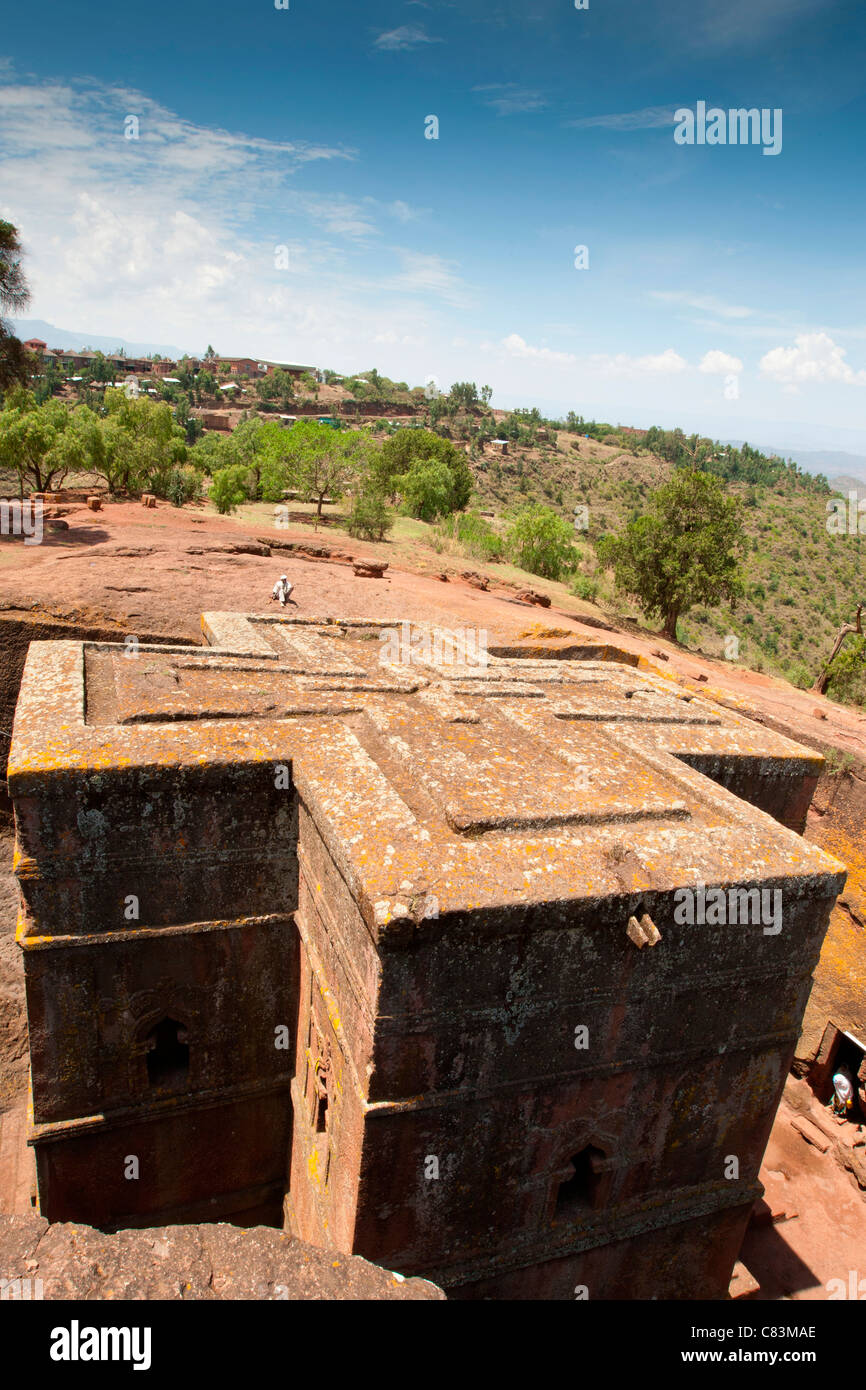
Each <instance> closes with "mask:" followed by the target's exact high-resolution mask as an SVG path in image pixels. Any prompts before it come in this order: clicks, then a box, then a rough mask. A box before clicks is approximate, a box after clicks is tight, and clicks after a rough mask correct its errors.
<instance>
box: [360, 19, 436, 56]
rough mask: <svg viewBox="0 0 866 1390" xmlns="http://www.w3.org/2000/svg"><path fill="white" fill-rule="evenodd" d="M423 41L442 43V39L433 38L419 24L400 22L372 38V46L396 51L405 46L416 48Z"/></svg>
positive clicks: (390, 51) (391, 51) (392, 51)
mask: <svg viewBox="0 0 866 1390" xmlns="http://www.w3.org/2000/svg"><path fill="white" fill-rule="evenodd" d="M424 43H444V39H437V38H434V37H433V36H432V35H431V34H428V33H427V30H426V29H424V28H423V27H422V26H421V25H420V24H401V26H400V28H399V29H388V30H387V31H386V32H385V33H384V34H380V35H379V37H378V38H377V39H375V40H374V44H373V46H374V48H381V49H384V50H385V51H386V52H389V53H396V52H398V51H400V50H402V49H406V48H418V47H419V45H420V44H424Z"/></svg>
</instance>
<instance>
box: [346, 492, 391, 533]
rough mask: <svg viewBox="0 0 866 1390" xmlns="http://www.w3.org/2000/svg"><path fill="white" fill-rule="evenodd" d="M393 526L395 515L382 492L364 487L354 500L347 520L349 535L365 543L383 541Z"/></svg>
mask: <svg viewBox="0 0 866 1390" xmlns="http://www.w3.org/2000/svg"><path fill="white" fill-rule="evenodd" d="M393 525H394V517H393V514H392V513H391V511H390V510H389V508H388V506H387V503H386V502H385V498H384V497H383V496H382V494H381V492H379V491H378V490H377V489H375V488H372V487H370V486H362V487H361V488H360V489H359V491H358V492H357V493H356V494H355V496H354V497H353V499H352V506H351V508H350V510H349V515H348V517H347V520H346V529H347V530H348V532H349V535H350V536H356V537H358V538H359V539H361V540H365V541H381V540H383V539H384V537H385V535H386V534H387V532H388V531H390V530H391V527H392V526H393Z"/></svg>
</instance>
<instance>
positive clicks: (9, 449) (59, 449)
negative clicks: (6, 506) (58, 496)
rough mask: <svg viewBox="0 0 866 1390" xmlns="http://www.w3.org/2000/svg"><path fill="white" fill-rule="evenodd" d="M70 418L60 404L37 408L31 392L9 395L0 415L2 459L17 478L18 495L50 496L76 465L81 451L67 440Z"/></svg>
mask: <svg viewBox="0 0 866 1390" xmlns="http://www.w3.org/2000/svg"><path fill="white" fill-rule="evenodd" d="M70 420H71V416H70V412H69V411H68V410H67V408H66V406H65V405H63V404H62V403H61V402H60V401H54V400H48V401H45V402H44V403H43V404H42V405H38V406H37V404H36V400H35V397H34V396H33V393H32V392H31V391H25V390H24V389H23V388H22V387H16V388H14V389H13V390H12V391H9V392H8V394H7V397H6V401H5V405H4V408H3V410H2V411H0V458H2V459H3V461H4V463H6V464H7V465H11V467H12V468H14V469H15V471H16V473H17V474H18V486H19V491H20V493H21V495H22V497H23V495H24V491H25V488H26V489H27V490H28V491H31V490H32V491H36V492H48V491H50V489H51V487H52V485H55V484H57V485H59V484H60V483H61V482H62V481H63V479H64V478H65V477H66V474H67V473H68V471H69V468H70V465H71V464H74V463H75V462H76V461H77V455H78V450H77V449H75V448H70V443H71V441H69V440H64V434H65V433H66V431H67V429H68V427H69V424H70Z"/></svg>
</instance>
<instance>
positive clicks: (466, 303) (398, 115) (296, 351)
mask: <svg viewBox="0 0 866 1390" xmlns="http://www.w3.org/2000/svg"><path fill="white" fill-rule="evenodd" d="M864 59H866V14H864V12H863V11H862V7H861V9H860V13H858V5H857V4H856V3H853V2H850V3H849V0H845V2H844V3H834V0H729V3H727V4H720V3H712V4H711V3H706V0H665V3H664V4H659V3H650V2H649V0H646V3H638V2H637V0H589V5H588V8H586V9H583V10H578V9H576V8H575V6H574V0H540V2H539V3H529V2H528V3H526V4H521V3H517V0H504V3H500V4H496V3H482V2H481V0H459V3H456V2H455V3H434V0H430V3H421V0H410V2H409V3H404V2H403V0H390V3H379V2H378V0H374V2H373V3H366V4H364V5H363V6H360V5H357V4H351V5H350V4H348V3H328V2H327V0H315V3H314V0H290V7H289V8H288V9H286V10H278V9H276V7H275V6H274V4H273V0H267V2H266V0H253V2H252V3H249V0H248V3H246V4H244V5H240V4H229V3H225V0H209V3H204V2H203V0H185V2H184V4H182V5H179V6H177V7H175V9H174V10H173V11H171V12H168V11H163V12H162V13H160V14H159V15H157V14H156V12H153V11H151V12H150V16H149V17H148V16H146V15H145V14H144V13H143V12H142V13H139V12H137V11H134V10H130V9H129V8H128V7H121V6H118V5H116V4H111V5H108V4H104V3H102V0H96V2H95V3H89V4H87V5H84V6H78V7H71V6H69V5H63V4H58V3H53V2H52V3H48V4H43V5H42V6H41V7H38V8H35V9H34V8H31V9H25V8H23V7H20V8H18V9H17V11H15V12H12V13H9V14H7V16H6V17H5V19H4V29H3V35H2V38H0V215H2V216H4V217H6V218H9V219H10V220H11V221H13V222H15V223H16V225H18V226H19V228H20V230H21V233H22V236H23V238H24V241H25V244H26V246H27V250H28V260H27V268H28V273H29V276H30V280H31V284H32V287H33V292H34V293H33V302H32V305H31V308H30V311H29V312H30V314H31V316H32V317H38V318H42V319H46V320H48V321H50V322H53V323H55V324H57V325H59V326H62V327H64V328H73V329H76V330H78V329H80V330H81V331H82V333H83V334H85V335H86V334H87V333H92V334H113V333H116V334H117V335H118V336H124V337H127V338H135V339H139V340H151V341H154V342H171V343H177V344H179V345H180V346H182V347H185V348H187V349H188V350H190V351H199V350H201V349H203V348H204V346H205V345H206V343H207V342H212V343H213V344H214V345H215V346H216V347H217V349H218V350H219V351H221V352H243V353H251V354H254V355H259V356H264V357H272V358H285V359H289V360H294V361H303V362H313V363H316V364H319V365H322V366H329V367H333V368H335V369H337V370H341V371H352V370H362V369H364V368H366V367H369V366H372V365H377V366H378V367H379V368H380V370H382V371H384V372H386V373H387V374H388V375H390V376H392V377H395V378H397V379H404V378H405V379H408V380H409V381H410V382H412V383H417V382H421V381H423V380H425V379H426V378H428V377H429V376H435V377H436V378H437V380H438V381H439V382H440V383H441V384H442V385H443V386H445V387H447V386H448V385H450V383H451V382H452V381H454V380H457V379H462V378H465V377H469V378H471V379H474V380H476V381H477V382H478V384H479V385H480V384H481V383H483V382H489V383H490V384H491V386H492V387H493V388H494V404H498V405H515V404H530V403H538V404H539V405H541V406H542V407H543V408H544V409H546V410H548V411H550V412H551V413H559V412H564V411H566V410H568V409H575V410H578V411H581V412H582V413H583V414H585V415H587V416H596V417H597V418H606V419H610V420H613V421H622V422H623V423H626V422H628V423H634V424H643V425H647V424H650V423H653V422H658V423H662V424H667V425H672V424H676V423H681V424H683V425H684V426H685V427H687V428H700V429H702V430H705V431H707V432H709V433H711V434H714V435H718V436H721V437H726V438H727V437H730V438H742V437H749V438H753V439H759V440H762V441H765V442H768V443H773V444H776V445H780V446H788V447H792V448H793V447H802V448H820V447H822V446H824V447H835V448H852V449H855V450H866V415H864V410H863V403H864V400H866V300H864V288H866V276H864V268H863V242H864V232H863V229H864V227H866V215H864V214H866V206H864V204H866V181H864V177H863V175H864V151H863V142H864V135H866V119H864V117H866V110H864V106H866V96H864V90H863V82H862V72H863V69H864ZM699 101H705V102H706V103H707V104H708V105H709V106H717V107H720V108H722V109H724V110H728V109H729V108H733V107H757V108H759V109H768V110H775V109H777V108H778V109H781V111H782V127H781V128H782V137H783V138H782V149H781V152H780V153H779V154H778V155H775V156H773V155H769V156H768V155H764V154H763V152H762V148H761V147H760V146H759V145H758V146H756V145H724V146H722V145H714V146H710V145H705V146H698V145H678V144H677V143H676V142H675V140H674V138H673V132H674V112H675V111H676V110H677V109H678V108H681V107H688V108H691V109H694V108H695V107H696V105H697V103H698V102H699ZM431 115H435V116H436V117H437V118H438V121H439V138H438V139H437V140H428V139H425V118H427V117H428V116H431ZM129 116H135V117H136V118H137V121H138V139H134V140H131V139H126V138H125V136H124V131H125V130H126V129H129V126H128V123H127V118H128V117H129ZM578 245H583V246H586V247H587V248H588V260H589V265H588V268H586V269H576V268H575V264H574V261H575V255H574V251H575V247H576V246H578ZM278 246H284V247H286V248H287V249H288V258H287V259H288V265H287V266H282V267H278V266H277V264H276V259H277V257H276V254H275V248H276V247H278ZM283 259H284V260H285V257H283Z"/></svg>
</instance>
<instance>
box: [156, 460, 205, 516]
mask: <svg viewBox="0 0 866 1390" xmlns="http://www.w3.org/2000/svg"><path fill="white" fill-rule="evenodd" d="M201 494H202V478H201V473H199V471H198V469H197V468H193V467H192V465H191V464H187V465H186V466H185V467H183V468H173V469H172V470H171V473H170V474H169V478H168V483H167V484H166V487H165V496H166V497H167V499H168V500H169V502H171V503H172V505H173V506H175V507H182V506H183V504H184V502H195V501H198V499H199V498H200V497H201Z"/></svg>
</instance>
